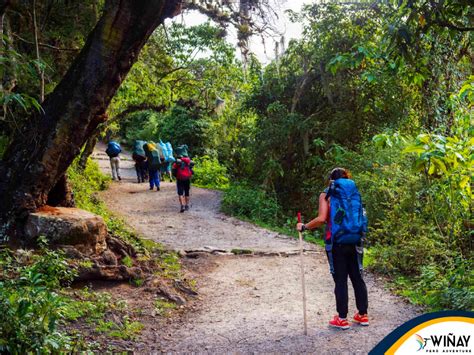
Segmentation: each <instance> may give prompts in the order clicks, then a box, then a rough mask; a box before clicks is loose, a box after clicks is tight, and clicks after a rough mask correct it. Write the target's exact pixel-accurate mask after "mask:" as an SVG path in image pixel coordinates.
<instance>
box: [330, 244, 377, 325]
mask: <svg viewBox="0 0 474 355" xmlns="http://www.w3.org/2000/svg"><path fill="white" fill-rule="evenodd" d="M332 257H333V263H334V274H333V275H332V276H333V278H334V282H335V283H336V287H335V288H334V293H335V295H336V308H337V312H338V313H339V317H341V318H346V317H347V312H348V303H349V295H348V290H347V276H349V278H350V279H351V282H352V287H353V288H354V294H355V299H356V306H357V310H358V311H359V313H360V314H367V308H368V303H369V301H368V297H367V287H366V286H365V282H364V279H363V277H362V271H361V270H359V263H358V261H357V250H356V246H355V245H349V244H334V245H333V246H332Z"/></svg>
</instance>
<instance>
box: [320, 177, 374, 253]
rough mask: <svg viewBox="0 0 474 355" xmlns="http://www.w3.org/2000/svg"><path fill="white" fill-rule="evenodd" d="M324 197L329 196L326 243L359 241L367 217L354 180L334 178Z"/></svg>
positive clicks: (356, 242)
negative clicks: (328, 236) (328, 235)
mask: <svg viewBox="0 0 474 355" xmlns="http://www.w3.org/2000/svg"><path fill="white" fill-rule="evenodd" d="M326 198H327V199H328V198H331V199H330V214H331V216H330V221H329V223H328V232H330V233H329V234H330V238H328V239H329V240H327V243H331V244H333V243H337V244H358V243H360V241H361V239H362V237H363V236H364V235H365V233H366V232H367V217H366V215H365V211H364V208H363V206H362V198H361V196H360V193H359V190H358V189H357V186H356V184H355V182H354V181H353V180H351V179H344V178H341V179H337V180H334V181H333V182H332V183H331V186H330V187H329V190H328V193H327V196H326Z"/></svg>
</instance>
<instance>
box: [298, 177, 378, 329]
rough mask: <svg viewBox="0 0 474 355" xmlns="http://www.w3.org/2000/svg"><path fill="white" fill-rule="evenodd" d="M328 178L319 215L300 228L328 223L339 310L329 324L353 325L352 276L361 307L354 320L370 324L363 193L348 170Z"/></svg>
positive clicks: (328, 245)
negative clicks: (350, 318)
mask: <svg viewBox="0 0 474 355" xmlns="http://www.w3.org/2000/svg"><path fill="white" fill-rule="evenodd" d="M328 180H329V184H328V187H327V188H326V189H325V190H324V192H322V193H321V194H320V195H319V209H318V216H317V217H316V218H315V219H313V220H311V221H310V222H308V223H306V224H303V223H298V224H297V225H296V229H297V230H298V231H300V232H303V231H305V230H313V229H316V228H318V227H320V226H322V225H324V224H326V231H325V237H324V240H325V249H326V254H327V257H328V262H329V268H330V271H331V274H332V276H333V279H334V282H335V289H334V293H335V296H336V309H337V312H338V315H336V316H334V318H333V319H332V320H331V321H329V325H330V326H333V327H336V328H340V329H349V328H350V324H349V322H348V320H347V313H348V311H349V310H348V303H349V298H348V297H349V296H348V287H347V277H348V276H349V278H350V279H351V282H352V287H353V288H354V294H355V299H356V306H357V310H358V312H357V313H356V314H355V315H354V317H353V322H355V323H357V324H360V325H363V326H367V325H369V318H368V315H367V308H368V296H367V287H366V285H365V282H364V279H363V269H362V256H363V245H362V243H363V239H364V237H365V234H366V233H367V217H366V215H365V211H364V209H363V206H362V199H361V196H360V193H359V191H358V189H357V187H356V185H355V183H354V181H353V180H351V175H350V173H349V171H348V170H346V169H343V168H335V169H334V170H332V171H331V173H330V175H329V179H328Z"/></svg>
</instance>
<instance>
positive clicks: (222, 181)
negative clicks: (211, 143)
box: [193, 155, 229, 189]
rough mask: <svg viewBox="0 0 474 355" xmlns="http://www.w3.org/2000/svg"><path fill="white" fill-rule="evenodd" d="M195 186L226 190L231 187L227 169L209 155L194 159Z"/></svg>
mask: <svg viewBox="0 0 474 355" xmlns="http://www.w3.org/2000/svg"><path fill="white" fill-rule="evenodd" d="M193 161H194V163H195V166H194V168H193V171H194V175H193V184H194V185H196V186H199V187H207V188H213V189H226V188H228V187H229V177H228V174H227V168H226V167H225V166H222V165H220V163H219V161H218V160H217V159H216V158H211V157H210V156H208V155H205V156H203V157H196V158H193Z"/></svg>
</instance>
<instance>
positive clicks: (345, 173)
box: [328, 168, 352, 182]
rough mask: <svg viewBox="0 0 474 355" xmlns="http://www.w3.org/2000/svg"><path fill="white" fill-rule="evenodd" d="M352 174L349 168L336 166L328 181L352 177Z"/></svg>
mask: <svg viewBox="0 0 474 355" xmlns="http://www.w3.org/2000/svg"><path fill="white" fill-rule="evenodd" d="M351 178H352V174H351V172H350V171H349V170H348V169H344V168H334V169H332V171H331V173H330V174H329V176H328V182H331V181H333V180H337V179H351Z"/></svg>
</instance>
